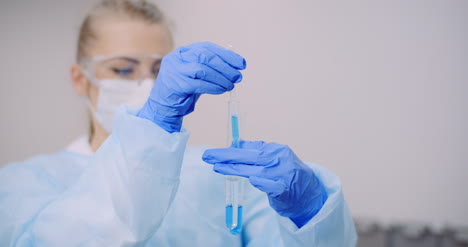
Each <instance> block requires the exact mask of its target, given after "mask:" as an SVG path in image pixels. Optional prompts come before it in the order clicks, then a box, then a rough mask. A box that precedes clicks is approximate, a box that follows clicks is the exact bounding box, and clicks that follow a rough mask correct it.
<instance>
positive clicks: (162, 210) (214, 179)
mask: <svg viewBox="0 0 468 247" xmlns="http://www.w3.org/2000/svg"><path fill="white" fill-rule="evenodd" d="M172 45H173V41H172V37H171V33H170V30H169V29H168V26H167V25H166V23H165V20H164V18H163V16H162V13H161V12H160V10H159V9H158V8H157V7H156V6H154V5H153V4H150V3H148V2H145V1H132V0H107V1H102V2H101V3H100V4H98V5H97V6H96V7H95V8H94V9H93V10H92V11H91V12H90V13H89V15H88V16H87V17H86V19H85V20H84V22H83V24H82V26H81V29H80V34H79V39H78V49H77V64H75V65H73V66H72V68H71V72H70V74H71V80H72V85H73V88H74V89H75V91H76V92H77V93H78V94H79V95H81V96H84V97H86V98H87V99H88V103H89V106H90V109H91V111H92V115H93V117H92V124H91V131H90V135H89V137H87V138H81V139H79V140H77V141H76V142H74V143H72V144H71V145H70V146H69V147H68V148H67V149H66V150H63V151H60V152H58V153H54V154H50V155H41V156H38V157H34V158H32V159H29V160H26V161H24V162H20V163H14V164H9V165H7V166H6V167H4V168H2V169H0V246H252V247H253V246H288V247H290V246H333V247H342V246H354V245H355V242H356V233H355V230H354V225H353V222H352V219H351V216H350V214H349V211H348V208H347V205H346V202H345V200H344V198H343V193H342V190H341V185H340V182H339V180H338V178H337V177H336V176H335V175H333V174H332V173H330V172H329V171H327V170H326V169H324V168H321V167H319V166H317V165H314V164H305V163H303V162H302V161H301V160H300V159H299V158H298V157H297V156H296V155H295V154H294V153H293V151H292V150H291V149H290V148H289V147H288V146H285V145H280V144H276V143H265V142H247V141H245V142H241V148H221V149H208V150H205V149H204V148H187V149H186V147H185V146H186V142H187V139H188V137H189V134H188V132H187V131H186V130H185V129H184V128H182V120H183V118H184V116H186V115H187V114H189V113H191V112H192V111H193V110H194V108H195V104H196V102H197V99H198V98H199V97H200V96H201V95H202V94H222V93H225V92H228V91H230V90H232V89H233V88H234V87H235V84H236V83H239V82H240V81H241V80H242V74H241V73H240V72H239V71H240V70H243V69H245V68H246V62H245V60H244V58H242V57H241V56H240V55H238V54H236V53H234V52H232V51H230V50H227V49H224V48H222V47H219V46H217V45H215V44H213V43H209V42H203V43H195V44H192V45H189V46H185V47H179V48H177V49H175V50H174V51H172V50H173V47H172ZM171 51H172V52H171ZM163 57H164V59H162V58H163ZM156 77H157V79H156ZM155 79H156V80H155ZM154 81H155V83H154ZM120 105H125V106H122V107H119V106H120ZM203 161H204V162H203ZM205 162H206V163H205ZM207 163H208V164H207ZM209 164H211V165H209ZM212 165H213V166H212ZM212 170H214V171H215V172H216V173H215V172H213V171H212ZM218 173H220V174H224V175H238V176H243V177H246V178H248V180H249V182H250V183H251V185H253V186H248V188H246V192H245V193H246V201H245V202H244V208H245V212H244V226H243V230H242V232H241V233H240V234H238V235H233V234H231V233H230V232H229V230H228V229H226V227H225V225H224V205H225V204H224V199H225V198H224V197H225V193H224V189H225V186H224V176H220V175H219V174H218Z"/></svg>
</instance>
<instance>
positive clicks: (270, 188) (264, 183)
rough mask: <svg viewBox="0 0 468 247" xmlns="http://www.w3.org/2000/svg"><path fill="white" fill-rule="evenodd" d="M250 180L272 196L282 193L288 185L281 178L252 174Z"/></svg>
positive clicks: (256, 186)
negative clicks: (272, 178)
mask: <svg viewBox="0 0 468 247" xmlns="http://www.w3.org/2000/svg"><path fill="white" fill-rule="evenodd" d="M249 181H250V183H251V184H252V185H253V186H254V187H255V188H257V189H259V190H261V191H263V192H265V193H267V194H268V196H271V197H276V196H279V195H281V194H282V193H283V192H284V191H285V190H286V187H287V186H286V185H285V184H284V183H283V182H282V181H281V180H270V179H267V178H264V177H257V176H250V177H249Z"/></svg>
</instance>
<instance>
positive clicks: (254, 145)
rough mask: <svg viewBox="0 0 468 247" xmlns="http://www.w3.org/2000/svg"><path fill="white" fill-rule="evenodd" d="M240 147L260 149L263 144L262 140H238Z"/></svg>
mask: <svg viewBox="0 0 468 247" xmlns="http://www.w3.org/2000/svg"><path fill="white" fill-rule="evenodd" d="M239 144H240V147H241V148H243V149H256V150H261V149H262V148H263V147H264V146H265V144H266V143H265V142H264V141H244V140H241V141H240V142H239Z"/></svg>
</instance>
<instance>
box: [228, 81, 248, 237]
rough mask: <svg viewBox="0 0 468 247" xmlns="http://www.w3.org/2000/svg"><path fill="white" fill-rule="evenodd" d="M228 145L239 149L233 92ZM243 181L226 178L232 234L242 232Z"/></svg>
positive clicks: (240, 178) (233, 95)
mask: <svg viewBox="0 0 468 247" xmlns="http://www.w3.org/2000/svg"><path fill="white" fill-rule="evenodd" d="M228 107H229V128H228V132H229V134H228V140H229V142H228V145H229V146H231V147H234V148H240V144H239V141H240V135H239V134H240V132H239V101H238V100H237V93H236V91H235V90H232V91H231V92H230V96H229V101H228ZM244 180H245V178H242V177H239V176H226V227H227V228H228V229H229V230H230V231H231V233H232V234H235V235H236V234H239V233H240V232H241V231H242V197H243V195H244Z"/></svg>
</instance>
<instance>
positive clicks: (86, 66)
mask: <svg viewBox="0 0 468 247" xmlns="http://www.w3.org/2000/svg"><path fill="white" fill-rule="evenodd" d="M79 65H80V66H81V69H82V71H83V74H84V75H85V76H86V78H87V79H88V80H89V82H90V83H91V84H92V85H93V86H95V87H96V88H98V89H99V84H98V83H97V82H96V79H95V77H94V75H93V73H90V72H89V71H90V70H91V71H93V68H94V62H93V61H92V60H89V59H86V58H85V59H83V60H82V61H80V62H79ZM98 97H99V95H98ZM83 100H84V102H85V104H86V106H87V107H88V109H89V110H90V111H91V117H92V118H93V119H94V120H96V111H97V109H96V107H94V106H93V104H92V102H91V98H90V97H89V94H88V95H87V96H84V97H83Z"/></svg>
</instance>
